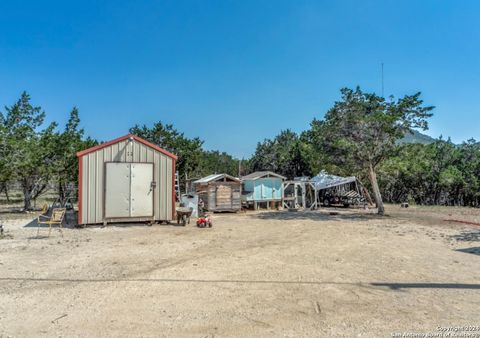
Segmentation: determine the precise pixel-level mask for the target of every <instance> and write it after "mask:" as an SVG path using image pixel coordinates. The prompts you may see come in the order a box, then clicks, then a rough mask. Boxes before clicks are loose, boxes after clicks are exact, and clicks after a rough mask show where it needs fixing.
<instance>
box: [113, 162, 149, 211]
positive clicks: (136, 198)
mask: <svg viewBox="0 0 480 338" xmlns="http://www.w3.org/2000/svg"><path fill="white" fill-rule="evenodd" d="M105 176H106V177H105V218H123V217H152V216H153V195H154V191H153V187H152V182H153V163H114V162H109V163H107V164H106V172H105Z"/></svg>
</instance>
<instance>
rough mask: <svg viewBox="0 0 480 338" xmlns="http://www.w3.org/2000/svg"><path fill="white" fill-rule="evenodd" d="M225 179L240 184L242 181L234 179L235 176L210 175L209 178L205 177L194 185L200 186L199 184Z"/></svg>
mask: <svg viewBox="0 0 480 338" xmlns="http://www.w3.org/2000/svg"><path fill="white" fill-rule="evenodd" d="M223 178H228V179H230V180H232V181H237V182H240V180H239V179H238V178H236V177H233V176H230V175H228V174H213V175H208V176H205V177H202V178H201V179H199V180H196V181H194V182H193V183H195V184H198V183H208V182H213V181H217V180H219V179H223Z"/></svg>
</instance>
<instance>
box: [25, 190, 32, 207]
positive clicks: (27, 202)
mask: <svg viewBox="0 0 480 338" xmlns="http://www.w3.org/2000/svg"><path fill="white" fill-rule="evenodd" d="M30 209H32V195H31V194H30V191H29V190H28V189H25V188H24V189H23V211H28V210H30Z"/></svg>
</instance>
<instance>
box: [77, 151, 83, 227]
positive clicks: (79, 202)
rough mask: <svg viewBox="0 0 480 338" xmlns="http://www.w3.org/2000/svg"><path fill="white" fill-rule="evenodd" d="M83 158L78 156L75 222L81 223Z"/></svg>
mask: <svg viewBox="0 0 480 338" xmlns="http://www.w3.org/2000/svg"><path fill="white" fill-rule="evenodd" d="M82 186H83V159H82V158H81V157H79V158H78V214H77V223H78V224H82V197H83V191H82Z"/></svg>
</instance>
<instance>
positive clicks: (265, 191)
mask: <svg viewBox="0 0 480 338" xmlns="http://www.w3.org/2000/svg"><path fill="white" fill-rule="evenodd" d="M285 179H286V178H285V177H283V176H282V175H278V174H275V173H274V172H272V171H256V172H254V173H252V174H249V175H247V176H243V177H242V191H243V192H242V202H243V203H245V204H247V205H249V206H252V205H253V208H254V209H257V207H258V206H259V204H264V205H265V206H266V207H267V208H270V206H272V204H273V205H274V206H275V205H276V206H282V200H283V181H284V180H285Z"/></svg>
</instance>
